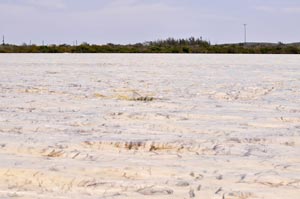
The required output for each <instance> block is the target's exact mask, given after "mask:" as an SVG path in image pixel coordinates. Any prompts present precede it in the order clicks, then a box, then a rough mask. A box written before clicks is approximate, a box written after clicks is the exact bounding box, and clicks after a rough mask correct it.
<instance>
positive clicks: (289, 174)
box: [0, 54, 300, 199]
mask: <svg viewBox="0 0 300 199" xmlns="http://www.w3.org/2000/svg"><path fill="white" fill-rule="evenodd" d="M299 63H300V57H299V56H292V55H284V56H281V55H126V54H123V55H119V54H115V55H110V54H106V55H101V54H100V55H69V54H63V55H30V54H27V55H26V54H25V55H14V54H10V55H0V198H1V199H6V198H24V199H25V198H26V199H37V198H39V199H50V198H51V199H52V198H53V199H54V198H57V199H60V198H61V199H63V198H72V199H83V198H86V199H96V198H97V199H102V198H108V199H109V198H116V199H118V198H128V199H139V198H143V199H148V198H149V199H150V198H151V199H177V198H178V199H184V198H187V199H188V198H198V199H252V198H253V199H254V198H255V199H260V198H265V199H284V198H287V199H299V196H300V64H299Z"/></svg>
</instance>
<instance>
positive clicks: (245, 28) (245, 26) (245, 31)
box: [244, 24, 247, 44]
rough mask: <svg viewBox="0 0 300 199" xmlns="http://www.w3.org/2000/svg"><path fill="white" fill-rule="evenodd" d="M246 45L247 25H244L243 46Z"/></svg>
mask: <svg viewBox="0 0 300 199" xmlns="http://www.w3.org/2000/svg"><path fill="white" fill-rule="evenodd" d="M246 43H247V24H244V44H246Z"/></svg>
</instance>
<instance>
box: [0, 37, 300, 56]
mask: <svg viewBox="0 0 300 199" xmlns="http://www.w3.org/2000/svg"><path fill="white" fill-rule="evenodd" d="M0 53H245V54H300V43H293V44H283V43H280V42H279V43H246V44H244V43H239V44H222V45H212V44H210V42H208V41H204V40H202V39H201V38H194V37H191V38H188V39H174V38H168V39H166V40H157V41H150V42H144V43H137V44H127V45H119V44H111V43H109V44H106V45H95V44H88V43H82V44H80V45H77V46H73V45H67V44H61V45H42V46H38V45H26V44H23V45H11V44H4V45H0Z"/></svg>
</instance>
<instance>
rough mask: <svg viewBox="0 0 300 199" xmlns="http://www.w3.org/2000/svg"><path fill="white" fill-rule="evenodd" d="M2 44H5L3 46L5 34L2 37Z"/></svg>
mask: <svg viewBox="0 0 300 199" xmlns="http://www.w3.org/2000/svg"><path fill="white" fill-rule="evenodd" d="M2 45H3V46H4V45H5V37H4V35H3V37H2Z"/></svg>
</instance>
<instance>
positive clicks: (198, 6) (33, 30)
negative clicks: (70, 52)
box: [0, 0, 300, 44]
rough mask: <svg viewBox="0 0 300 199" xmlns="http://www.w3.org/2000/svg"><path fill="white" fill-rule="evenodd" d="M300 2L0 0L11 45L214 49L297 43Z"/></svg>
mask: <svg viewBox="0 0 300 199" xmlns="http://www.w3.org/2000/svg"><path fill="white" fill-rule="evenodd" d="M299 21H300V0H0V35H3V34H4V35H5V36H6V40H7V42H9V43H16V44H21V43H23V42H26V43H29V40H32V43H37V44H41V42H42V40H45V42H46V43H69V44H72V42H73V41H75V40H78V43H81V42H83V41H86V42H89V43H97V44H103V43H109V42H111V43H136V42H143V41H149V40H155V39H163V38H167V37H176V38H186V37H189V36H195V37H200V36H203V38H204V39H207V40H210V41H211V42H212V43H231V42H241V41H243V24H244V23H247V24H248V41H267V42H278V41H282V42H295V41H300V22H299Z"/></svg>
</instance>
